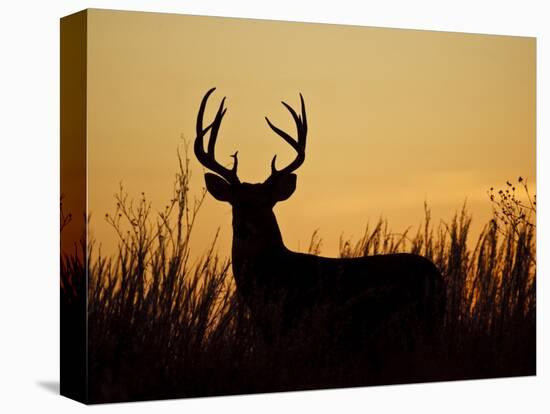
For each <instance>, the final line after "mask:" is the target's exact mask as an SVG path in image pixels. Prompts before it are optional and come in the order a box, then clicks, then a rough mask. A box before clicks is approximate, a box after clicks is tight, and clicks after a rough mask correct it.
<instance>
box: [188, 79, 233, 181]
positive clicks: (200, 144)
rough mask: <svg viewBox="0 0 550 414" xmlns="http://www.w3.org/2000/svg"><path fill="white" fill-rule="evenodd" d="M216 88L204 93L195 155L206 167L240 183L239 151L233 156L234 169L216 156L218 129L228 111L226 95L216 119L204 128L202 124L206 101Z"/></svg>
mask: <svg viewBox="0 0 550 414" xmlns="http://www.w3.org/2000/svg"><path fill="white" fill-rule="evenodd" d="M215 90H216V88H212V89H210V90H209V91H208V92H206V95H204V98H202V102H201V106H200V108H199V113H198V114H197V137H196V138H195V145H194V150H195V155H196V157H197V159H198V160H199V162H200V163H201V164H202V165H204V166H205V167H206V168H208V169H210V170H212V171H214V172H215V173H217V174H219V175H221V176H222V177H223V178H225V179H226V180H227V181H228V182H229V183H231V184H238V183H239V178H238V177H237V165H238V163H239V161H238V159H237V153H238V151H237V152H235V154H233V155H232V156H231V157H233V168H232V169H228V168H225V167H224V166H223V165H221V164H219V163H218V162H217V161H216V157H215V156H214V150H215V146H216V139H217V138H218V131H219V129H220V125H221V122H222V119H223V116H224V115H225V112H226V111H227V108H224V106H223V104H224V103H225V97H224V98H223V99H222V101H221V103H220V107H219V108H218V112H217V113H216V116H215V117H214V120H213V121H212V123H211V124H210V125H208V126H207V127H206V128H203V126H202V119H203V116H204V110H205V108H206V102H207V101H208V97H209V96H210V95H211V94H212V92H214V91H215ZM208 131H210V139H209V140H208V147H207V150H206V152H205V151H204V140H203V138H204V135H205V134H206V133H207V132H208Z"/></svg>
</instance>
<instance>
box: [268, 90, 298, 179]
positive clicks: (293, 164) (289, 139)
mask: <svg viewBox="0 0 550 414" xmlns="http://www.w3.org/2000/svg"><path fill="white" fill-rule="evenodd" d="M281 103H282V104H283V105H284V106H285V107H286V109H288V111H289V112H290V114H291V115H292V118H294V122H296V129H297V130H298V140H297V141H295V140H294V139H293V138H292V137H291V136H290V135H288V134H287V133H286V132H284V131H283V130H281V129H279V128H277V127H276V126H275V125H273V124H272V123H271V121H270V120H269V118H268V117H265V120H266V121H267V123H268V125H269V126H270V127H271V129H272V130H273V131H275V132H276V133H277V134H278V135H279V136H281V137H282V138H283V139H284V140H285V141H286V142H287V143H288V144H290V146H291V147H292V148H294V150H296V152H297V155H296V158H295V159H294V161H292V162H291V163H290V164H289V165H287V166H286V167H285V168H283V169H282V170H277V168H275V160H276V159H277V155H275V156H274V157H273V160H272V161H271V177H273V176H274V175H277V174H289V173H291V172H292V171H294V170H296V169H297V168H298V167H299V166H300V165H302V164H303V162H304V160H305V159H306V136H307V118H306V108H305V105H304V97H303V96H302V94H300V103H301V112H302V113H301V115H298V114H297V113H296V111H295V110H294V109H292V107H291V106H290V105H288V104H287V103H286V102H284V101H282V102H281Z"/></svg>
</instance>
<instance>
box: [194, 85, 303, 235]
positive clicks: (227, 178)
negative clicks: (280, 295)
mask: <svg viewBox="0 0 550 414" xmlns="http://www.w3.org/2000/svg"><path fill="white" fill-rule="evenodd" d="M215 89H216V88H212V89H210V90H209V91H208V92H207V93H206V95H205V96H204V97H203V99H202V102H201V105H200V108H199V113H198V115H197V136H196V139H195V143H194V151H195V155H196V157H197V159H198V160H199V162H200V163H201V164H202V165H203V166H205V167H206V168H208V169H209V170H211V171H213V172H214V173H215V174H213V173H206V174H205V176H204V178H205V181H206V188H207V190H208V192H209V193H210V194H211V195H212V196H213V197H214V198H215V199H217V200H219V201H225V202H228V203H230V204H231V206H232V209H233V232H234V237H237V238H241V239H255V238H256V239H257V238H260V237H263V238H265V236H266V232H267V233H268V234H269V231H270V230H272V229H273V228H274V227H273V226H274V225H275V227H276V221H275V216H274V215H273V212H272V210H273V207H274V206H275V204H276V203H277V202H279V201H284V200H286V199H288V198H289V197H290V196H291V195H292V194H293V193H294V190H295V189H296V175H295V174H293V171H295V170H296V169H297V168H298V167H300V165H302V163H303V162H304V160H305V148H306V135H307V120H306V111H305V105H304V99H303V97H302V94H300V102H301V115H298V114H297V113H296V111H294V109H292V107H290V105H288V104H287V103H286V102H282V104H283V105H284V106H285V107H286V108H287V109H288V111H289V112H290V114H291V115H292V117H293V118H294V121H295V123H296V127H297V131H298V138H297V140H294V139H293V138H292V137H291V136H290V135H289V134H287V133H286V132H284V131H282V130H281V129H279V128H277V127H276V126H275V125H273V124H272V123H271V121H270V120H269V118H267V117H266V118H265V119H266V121H267V124H268V125H269V126H270V127H271V129H272V130H273V131H275V132H276V133H277V134H278V135H279V136H280V137H282V138H283V139H284V140H285V141H286V142H287V143H288V144H289V145H290V146H291V147H292V148H293V149H294V150H295V151H296V158H295V159H294V160H293V161H292V162H291V163H290V164H289V165H287V166H286V167H284V168H282V169H281V170H278V169H277V168H276V159H277V156H276V155H275V156H274V157H273V160H272V162H271V175H270V176H269V177H268V178H267V179H266V180H265V181H264V182H263V183H256V184H250V183H241V182H240V180H239V177H238V175H237V166H238V158H237V155H238V153H237V152H235V154H233V155H232V157H233V166H232V167H231V168H226V167H224V166H223V165H221V164H220V163H218V162H217V161H216V158H215V155H214V153H215V146H216V140H217V137H218V131H219V129H220V125H221V122H222V119H223V117H224V115H225V113H226V111H227V109H226V108H224V103H225V97H224V98H223V99H222V101H221V103H220V106H219V108H218V111H217V113H216V116H215V117H214V120H213V121H212V123H211V124H210V125H208V126H207V127H206V128H205V127H204V126H203V116H204V110H205V108H206V103H207V101H208V97H209V96H210V95H211V94H212V92H214V90H215ZM207 133H209V134H210V137H209V140H208V143H207V148H206V151H205V149H204V136H205V135H206V134H207ZM276 230H277V232H278V228H277V229H276ZM278 238H280V234H278Z"/></svg>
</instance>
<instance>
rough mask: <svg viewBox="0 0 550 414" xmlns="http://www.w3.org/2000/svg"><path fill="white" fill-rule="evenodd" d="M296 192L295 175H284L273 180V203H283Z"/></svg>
mask: <svg viewBox="0 0 550 414" xmlns="http://www.w3.org/2000/svg"><path fill="white" fill-rule="evenodd" d="M294 190H296V174H284V175H281V176H280V177H277V178H276V179H275V180H273V184H272V194H273V198H274V201H285V200H286V199H288V198H289V197H290V196H291V195H292V194H293V193H294Z"/></svg>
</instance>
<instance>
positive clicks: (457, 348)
mask: <svg viewBox="0 0 550 414" xmlns="http://www.w3.org/2000/svg"><path fill="white" fill-rule="evenodd" d="M178 159H179V164H178V166H179V170H178V173H177V174H176V180H175V184H174V191H173V195H172V197H171V199H170V202H169V203H168V205H167V206H166V207H165V208H164V209H163V210H162V211H157V212H154V211H153V209H152V206H151V205H150V203H148V202H147V200H146V197H145V195H144V194H142V195H141V197H139V199H138V200H137V201H134V200H132V199H130V198H129V197H128V195H127V194H126V193H125V191H124V189H123V188H122V187H121V188H120V191H119V193H118V194H117V196H116V200H115V203H116V208H115V211H114V212H113V213H112V214H107V215H106V217H105V219H106V220H107V222H108V223H109V224H110V225H111V226H112V228H113V233H114V234H115V235H116V237H117V238H118V248H117V251H116V254H114V255H110V256H104V255H103V254H102V253H101V249H100V247H99V246H98V245H97V244H96V243H94V242H93V241H92V242H90V243H89V244H88V246H82V249H87V257H88V261H87V263H86V265H84V264H83V263H82V260H78V259H77V258H76V256H74V257H72V256H67V257H65V258H63V259H62V283H63V284H62V291H63V292H64V293H63V295H62V296H63V297H66V298H67V300H66V301H65V302H67V305H66V308H65V309H64V311H65V312H67V311H70V309H71V303H72V302H71V300H73V299H72V296H71V292H74V290H73V289H71V286H72V285H74V283H82V281H83V280H84V278H85V277H86V270H87V273H88V278H89V279H88V308H87V314H88V327H89V331H88V339H87V341H88V342H87V343H88V350H89V358H88V363H89V367H88V369H89V375H90V378H89V387H90V388H89V396H90V400H91V401H92V402H107V401H126V400H136V399H137V400H139V399H150V398H173V397H184V396H206V395H221V394H235V393H251V392H267V391H282V390H293V389H312V388H328V387H341V386H358V385H375V384H389V383H403V382H412V381H434V380H457V379H467V378H486V377H499V376H513V375H532V374H534V373H535V365H536V360H535V351H536V350H535V314H536V300H535V279H536V272H535V265H536V254H535V224H534V218H535V217H534V216H535V205H534V204H532V202H531V201H529V202H530V203H531V204H522V203H521V202H520V201H518V199H517V198H516V197H515V196H514V197H513V199H512V196H511V195H509V196H508V197H509V198H508V199H504V198H502V197H500V198H499V194H506V193H505V192H503V193H497V194H496V195H495V194H494V193H493V192H492V190H491V194H490V201H492V202H493V204H494V206H495V214H494V218H493V219H492V220H491V221H490V222H489V223H488V224H487V225H486V226H485V227H484V229H483V230H482V231H481V233H480V234H479V236H478V237H477V241H476V242H475V243H471V242H469V238H470V237H472V235H471V234H470V224H471V221H472V217H471V215H470V214H469V213H468V211H467V209H466V207H463V208H462V209H461V210H460V211H459V212H458V213H457V214H456V215H455V216H454V217H452V218H451V220H450V221H449V222H448V223H444V222H441V223H439V224H437V225H434V224H433V223H432V220H431V215H430V210H429V209H428V207H427V206H426V208H425V217H424V222H423V224H422V225H421V226H420V227H419V228H418V230H417V232H416V233H414V234H411V232H410V231H407V232H405V233H404V234H395V233H392V232H391V230H390V228H389V225H388V223H387V222H386V221H384V220H380V221H378V222H377V223H376V224H375V225H374V227H367V228H366V229H365V232H364V234H363V236H362V237H360V238H359V240H358V241H355V242H353V241H351V240H341V241H340V255H341V256H342V257H358V256H364V255H372V254H384V253H394V252H412V253H418V254H421V255H424V256H427V257H428V258H430V259H431V260H432V261H433V262H434V263H435V264H436V265H437V267H438V268H439V269H440V271H441V272H442V274H443V276H444V278H445V281H446V286H447V304H448V305H447V309H446V314H445V322H444V326H443V327H442V329H441V331H440V332H439V333H438V340H437V341H436V343H435V344H431V345H430V347H429V348H415V349H412V350H409V349H401V348H400V347H399V346H396V347H395V348H392V350H391V352H386V353H385V354H384V355H381V354H379V353H376V352H374V351H372V350H370V352H365V353H362V354H361V353H360V354H347V353H342V352H336V350H335V349H332V348H331V347H330V343H331V341H330V338H328V337H323V333H322V332H320V334H319V335H316V336H308V337H306V336H305V335H304V336H303V337H300V338H298V339H297V338H296V337H294V338H288V339H287V340H284V341H280V342H278V343H277V345H276V346H274V345H272V344H267V343H265V342H264V341H263V339H262V336H261V335H258V334H257V333H256V330H255V327H254V324H252V323H251V321H250V317H249V315H248V310H247V309H246V307H245V306H244V305H243V304H242V302H241V300H240V299H239V295H238V292H236V290H235V285H234V282H233V278H232V274H231V266H230V262H229V260H228V259H226V258H225V257H220V256H218V254H217V253H216V236H214V237H213V241H212V244H211V247H210V248H209V249H208V250H207V251H206V252H205V253H204V254H203V255H202V257H201V258H200V259H198V260H196V261H195V262H192V261H191V256H190V242H191V237H192V233H193V227H194V223H195V221H196V219H197V216H198V215H199V211H200V207H201V204H202V201H203V200H204V197H205V192H204V190H203V192H202V193H201V194H200V196H199V197H198V198H197V199H194V200H190V197H189V191H190V190H189V178H190V171H189V160H188V158H187V153H186V152H185V153H184V154H183V155H181V156H180V154H178ZM520 183H522V186H523V187H522V188H524V189H525V190H526V191H527V185H526V184H525V182H524V181H523V179H521V181H520ZM514 191H515V187H514ZM527 194H528V193H527ZM529 200H530V198H529ZM535 203H536V201H535ZM530 207H532V208H530ZM66 225H67V223H64V226H66ZM469 246H475V247H473V248H470V247H469ZM309 250H310V251H311V252H313V253H320V252H321V250H322V240H321V238H320V237H319V234H318V232H315V233H314V234H313V236H312V239H311V243H310V246H309ZM75 281H77V282H75ZM78 281H80V282H78ZM73 302H74V301H73ZM321 331H322V329H321ZM308 332H309V333H311V329H310V330H308ZM296 335H297V336H299V335H300V333H299V332H298V333H296ZM396 335H397V336H399V332H396ZM396 343H397V344H399V341H397V342H396ZM373 352H374V354H373Z"/></svg>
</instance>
